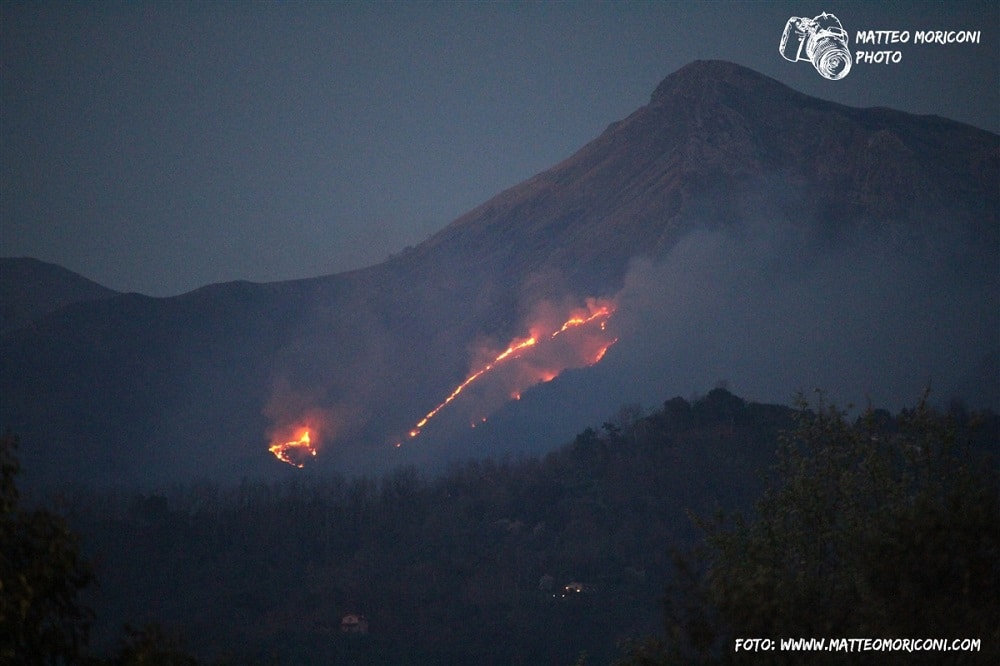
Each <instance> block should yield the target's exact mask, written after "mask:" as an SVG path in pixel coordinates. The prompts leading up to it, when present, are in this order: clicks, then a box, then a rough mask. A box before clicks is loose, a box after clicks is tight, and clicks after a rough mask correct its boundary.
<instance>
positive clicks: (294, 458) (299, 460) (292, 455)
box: [267, 428, 316, 469]
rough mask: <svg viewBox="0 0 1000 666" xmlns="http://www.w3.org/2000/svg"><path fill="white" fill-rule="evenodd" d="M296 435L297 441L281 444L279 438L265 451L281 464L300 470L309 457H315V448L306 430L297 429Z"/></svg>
mask: <svg viewBox="0 0 1000 666" xmlns="http://www.w3.org/2000/svg"><path fill="white" fill-rule="evenodd" d="M296 435H297V436H298V439H293V440H291V441H288V442H282V441H281V439H283V438H279V439H278V440H277V441H275V442H273V443H272V444H271V446H270V447H268V449H267V450H268V451H270V452H271V453H273V454H274V457H275V458H277V459H278V460H280V461H281V462H283V463H288V464H289V465H291V466H293V467H298V468H299V469H302V468H303V467H305V463H306V461H307V460H309V458H310V457H315V455H316V447H315V445H314V444H313V441H312V436H311V435H310V434H309V429H308V428H301V429H299V431H298V432H297V433H296Z"/></svg>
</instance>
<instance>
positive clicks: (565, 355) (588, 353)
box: [396, 299, 618, 447]
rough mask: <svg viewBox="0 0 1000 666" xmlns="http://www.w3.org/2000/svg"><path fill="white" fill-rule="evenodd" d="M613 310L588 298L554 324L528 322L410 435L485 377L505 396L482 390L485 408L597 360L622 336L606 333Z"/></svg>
mask: <svg viewBox="0 0 1000 666" xmlns="http://www.w3.org/2000/svg"><path fill="white" fill-rule="evenodd" d="M614 312H615V305H614V303H613V302H612V301H610V300H599V299H587V305H586V308H579V309H576V310H574V311H573V312H571V313H570V314H569V316H568V318H567V319H565V320H564V321H562V322H561V323H556V324H555V325H551V324H547V323H546V322H545V321H544V320H545V319H546V318H544V317H543V318H541V320H540V321H538V322H536V323H535V324H533V325H532V326H530V327H529V331H530V335H529V336H528V337H525V338H515V339H514V340H513V341H512V342H511V343H510V344H509V345H508V346H507V348H506V349H504V350H503V351H501V352H500V353H498V354H496V355H495V356H494V357H493V358H492V360H489V361H487V362H486V363H484V364H483V365H482V366H481V367H480V368H479V369H478V370H475V371H474V372H472V373H470V374H469V376H468V377H466V378H465V380H464V381H463V382H462V383H461V384H459V385H458V386H456V387H455V389H454V390H453V391H452V392H451V393H449V394H448V396H447V397H445V399H444V400H442V401H441V402H440V403H439V404H438V405H437V406H436V407H434V409H432V410H431V411H429V412H427V414H426V415H424V417H423V418H422V419H420V420H419V421H418V422H417V423H416V425H414V426H413V428H411V429H410V431H409V432H408V433H407V435H408V437H409V439H413V438H415V437H417V435H419V434H420V433H421V432H422V430H423V428H424V427H425V426H426V425H427V423H428V422H429V421H430V420H431V419H433V418H434V417H435V416H437V415H438V413H440V412H441V410H443V409H444V408H445V407H447V406H448V405H450V404H451V403H452V402H454V401H455V400H457V399H458V398H459V396H460V395H462V394H463V392H465V391H466V389H469V388H470V387H471V386H472V385H473V384H481V383H483V382H485V381H486V379H485V378H487V377H490V378H495V380H496V384H497V387H495V388H498V389H499V390H500V392H501V393H502V395H503V396H504V397H503V398H501V399H499V400H498V399H496V398H495V397H494V398H491V397H490V396H489V395H480V396H479V400H478V402H479V403H482V404H480V405H479V407H480V409H482V410H485V411H490V410H492V409H494V408H495V407H497V406H499V405H498V404H494V403H497V402H499V403H502V402H506V401H507V400H520V399H521V394H522V392H523V391H524V390H526V389H528V388H530V387H532V386H535V385H536V384H540V383H544V382H548V381H551V380H553V379H555V378H556V377H557V376H559V374H560V373H561V372H562V371H563V370H566V369H567V368H581V367H588V366H591V365H594V364H595V363H597V362H598V361H600V360H601V359H602V358H603V357H604V354H605V353H606V352H607V350H608V348H610V347H611V345H613V344H614V343H615V342H617V341H618V339H617V338H614V337H612V336H610V335H609V334H608V333H607V322H608V320H609V319H610V318H611V316H612V315H613V314H614ZM556 321H558V320H556ZM477 421H478V422H485V421H486V417H485V416H482V415H477V417H476V418H475V419H472V423H473V425H472V427H475V423H476V422H477ZM400 445H401V442H397V443H396V446H397V447H398V446H400Z"/></svg>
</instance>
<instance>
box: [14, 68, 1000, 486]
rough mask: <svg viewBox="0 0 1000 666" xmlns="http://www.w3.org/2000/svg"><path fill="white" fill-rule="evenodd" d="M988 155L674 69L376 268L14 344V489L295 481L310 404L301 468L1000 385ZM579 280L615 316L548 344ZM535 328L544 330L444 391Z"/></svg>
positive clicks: (749, 83) (933, 134)
mask: <svg viewBox="0 0 1000 666" xmlns="http://www.w3.org/2000/svg"><path fill="white" fill-rule="evenodd" d="M998 164H1000V137H997V135H995V134H992V133H989V132H985V131H982V130H978V129H975V128H972V127H969V126H966V125H962V124H960V123H956V122H953V121H949V120H946V119H943V118H939V117H933V116H913V115H909V114H906V113H902V112H899V111H893V110H889V109H856V108H850V107H845V106H841V105H838V104H834V103H831V102H826V101H822V100H818V99H814V98H810V97H807V96H805V95H802V94H800V93H798V92H795V91H793V90H791V89H789V88H787V87H785V86H784V85H782V84H781V83H779V82H777V81H774V80H772V79H769V78H767V77H764V76H762V75H760V74H757V73H755V72H752V71H750V70H747V69H745V68H742V67H740V66H737V65H734V64H731V63H726V62H717V61H699V62H694V63H692V64H690V65H688V66H686V67H684V68H682V69H681V70H679V71H677V72H675V73H674V74H672V75H670V76H668V77H667V78H666V79H665V80H664V81H663V82H662V83H661V84H660V85H659V86H658V87H657V88H656V90H655V91H654V92H653V94H652V96H651V99H650V102H649V104H647V105H646V106H644V107H642V108H640V109H638V110H636V111H635V112H634V113H632V114H631V115H630V116H628V117H627V118H625V119H622V120H620V121H618V122H615V123H612V124H611V125H609V126H608V128H607V129H606V130H605V131H604V132H603V133H602V134H601V135H600V136H598V137H597V138H596V139H594V140H593V141H592V142H590V143H589V144H587V145H586V146H584V147H583V148H581V149H580V150H579V151H578V152H577V153H576V154H574V155H572V156H570V157H569V158H567V159H566V160H565V161H563V162H561V163H559V164H557V165H555V166H554V167H552V168H551V169H549V170H547V171H545V172H543V173H540V174H538V175H536V176H534V177H533V178H530V179H529V180H527V181H525V182H524V183H521V184H519V185H517V186H515V187H512V188H510V189H508V190H506V191H504V192H501V193H500V194H498V195H497V196H496V197H494V198H492V199H491V200H489V201H487V202H486V203H484V204H482V205H481V206H479V207H477V208H475V209H474V210H472V211H470V212H468V213H466V214H465V215H463V216H461V217H460V218H458V219H457V220H455V221H453V222H452V223H451V224H449V225H447V226H446V227H444V228H443V229H442V230H441V231H440V232H439V233H437V234H435V235H434V236H432V237H431V238H429V239H428V240H427V241H425V242H424V243H422V244H420V245H418V246H416V247H414V248H412V249H408V250H407V251H404V252H402V253H401V254H399V255H397V256H394V257H392V258H390V259H389V260H387V261H386V262H384V263H381V264H378V265H376V266H372V267H369V268H366V269H362V270H358V271H352V272H348V273H342V274H338V275H332V276H326V277H319V278H315V279H308V280H298V281H291V282H283V283H273V284H249V283H229V284H219V285H210V286H208V287H205V288H202V289H199V290H196V291H194V292H191V293H188V294H184V295H181V296H177V297H174V298H166V299H154V298H147V297H143V296H139V295H134V294H129V295H119V296H116V297H113V298H108V299H103V300H99V301H94V302H89V303H77V304H75V305H72V306H71V307H67V308H63V309H62V310H59V311H58V312H55V313H53V314H52V315H51V316H49V317H48V318H46V319H45V320H44V321H43V322H40V323H38V324H36V326H34V327H32V328H31V329H24V330H18V331H11V332H8V333H6V334H5V335H4V336H3V338H2V339H0V358H2V359H3V360H2V362H0V363H2V366H0V391H2V394H3V395H4V396H5V399H4V400H3V404H2V406H0V424H2V425H3V427H9V428H11V429H12V430H14V431H15V432H17V433H19V434H20V435H21V436H22V439H23V446H22V456H23V458H24V466H25V474H26V478H28V479H32V478H34V479H36V480H38V482H65V481H74V480H84V481H93V482H97V483H151V482H152V483H161V482H166V481H169V480H171V479H177V478H192V477H199V476H205V477H210V478H239V477H241V476H260V475H268V476H273V475H275V474H279V475H280V474H292V473H299V470H295V469H294V468H292V467H290V466H287V465H282V464H280V463H278V462H277V461H276V460H275V459H274V457H272V456H271V455H270V454H269V453H268V451H267V448H268V443H269V441H270V438H271V437H278V438H279V439H282V438H284V439H295V438H296V437H298V435H297V434H292V432H293V426H295V425H297V424H299V425H301V424H303V423H305V422H309V423H310V424H311V425H312V427H313V428H318V434H322V441H323V443H322V447H321V449H320V451H319V455H317V457H316V458H315V459H314V460H309V461H308V462H309V463H310V465H309V467H312V468H314V469H324V468H338V469H349V470H354V471H356V470H378V469H384V468H386V467H390V466H393V465H396V464H400V463H406V462H417V463H419V464H433V463H436V462H440V460H441V459H442V458H445V457H452V458H454V457H464V456H467V455H480V454H484V453H494V454H496V453H500V452H503V451H524V450H538V449H539V448H541V447H544V446H551V445H554V444H556V443H558V442H554V441H552V440H551V438H553V437H556V438H558V437H562V436H568V435H569V434H571V433H573V432H577V431H579V429H580V428H581V427H584V426H586V425H588V424H590V423H593V422H594V421H599V420H601V419H602V418H604V416H605V415H606V414H608V413H610V412H612V411H613V410H614V409H616V408H617V407H618V406H619V405H621V404H623V403H624V402H634V401H639V402H641V401H642V400H648V399H658V396H662V395H674V394H677V393H678V392H685V391H698V390H702V391H703V390H706V389H707V388H709V387H710V386H711V385H712V384H713V383H715V382H716V381H719V380H727V381H731V382H734V383H736V384H737V385H738V389H739V390H740V392H741V393H743V394H744V395H748V397H750V398H752V399H755V400H770V401H778V402H787V401H788V400H789V399H790V398H791V397H792V394H793V393H794V392H795V391H796V390H798V389H806V390H811V389H812V388H814V387H822V388H824V389H827V390H830V391H833V392H835V393H837V392H839V394H844V395H845V396H846V397H847V399H851V400H863V399H866V398H873V399H876V400H877V401H878V402H879V403H881V404H887V403H890V406H891V403H892V402H894V401H895V402H896V403H897V404H904V403H912V402H913V399H914V398H915V397H916V396H917V395H919V393H920V391H921V390H923V388H925V387H926V386H928V385H930V386H932V387H933V389H934V390H935V391H937V392H938V395H939V396H940V397H941V398H942V399H950V398H962V399H964V400H968V401H972V402H976V401H979V400H985V401H987V402H992V401H994V400H998V399H1000V396H998V393H1000V391H998V388H997V386H996V367H997V358H998V357H1000V354H998V346H1000V344H998V340H997V337H996V331H997V330H998V328H1000V322H998V317H1000V315H998V314H997V313H998V312H1000V307H997V305H998V304H1000V285H998V275H1000V271H998V259H997V252H996V249H997V247H998V246H1000V224H998V218H997V215H998V210H1000V205H998V204H1000V201H998V199H1000V192H998V188H997V186H996V183H997V182H998V175H1000V167H998ZM588 298H591V299H603V300H597V301H590V308H591V310H590V312H593V308H595V307H598V306H599V305H600V304H611V305H612V306H613V309H615V310H616V311H615V312H614V314H613V316H610V318H604V319H601V320H600V321H599V322H596V320H595V323H593V324H591V325H590V328H589V329H588V330H587V331H586V333H587V334H588V335H589V337H588V338H586V339H583V338H579V337H577V338H574V337H572V336H582V335H583V333H582V332H581V331H583V327H581V329H580V331H576V330H571V331H570V332H569V333H567V334H566V335H563V336H562V337H560V338H559V339H558V341H556V342H553V340H556V337H555V334H554V332H555V331H556V330H558V324H559V322H560V321H563V320H564V319H565V318H567V317H571V315H572V313H574V312H579V310H580V308H585V307H587V300H586V299H588ZM595 304H596V305H595ZM541 322H544V323H545V324H546V325H547V326H548V328H546V327H544V326H542V325H541ZM567 322H568V320H567ZM597 323H600V325H601V329H600V332H599V331H598V330H597V326H596V324H597ZM605 324H606V325H607V330H606V331H605V328H604V326H605ZM538 331H542V332H544V335H543V336H542V337H541V338H539V339H540V340H541V341H542V342H544V343H545V344H537V345H532V346H531V347H530V349H529V348H528V347H524V348H522V350H521V351H518V352H517V353H515V354H513V356H514V357H515V358H516V360H517V362H516V363H514V362H510V363H509V364H505V365H504V367H503V368H499V367H497V368H494V369H493V370H491V371H490V373H489V374H487V375H485V376H484V378H483V379H481V380H477V381H476V383H475V384H472V385H469V386H468V387H466V388H467V389H468V390H466V391H465V392H464V393H462V394H461V395H452V394H453V391H455V389H456V387H461V386H462V385H463V382H464V380H465V379H466V378H469V377H471V375H472V373H473V372H475V371H476V370H477V369H482V368H485V367H487V366H486V365H485V364H486V363H487V362H488V361H489V360H490V359H491V358H499V356H498V353H499V352H501V350H504V348H505V347H506V346H507V345H508V344H509V343H510V342H511V341H517V340H526V339H527V338H528V336H529V334H537V335H540V333H538ZM548 336H552V337H551V338H550V337H548ZM599 336H604V337H603V338H601V342H600V344H598V346H597V347H594V346H593V345H594V344H597V343H594V338H596V337H599ZM585 344H587V345H591V348H590V352H591V354H590V358H589V359H588V360H587V361H586V362H584V361H581V360H580V359H579V358H569V357H570V356H572V354H571V352H572V351H573V348H574V346H575V345H576V346H584V345H585ZM546 345H547V346H546ZM604 345H609V346H606V347H605V346H604ZM543 347H544V348H545V349H547V350H548V351H547V352H546V353H548V354H550V355H551V357H547V358H545V359H542V358H540V357H539V356H537V355H536V349H537V350H538V351H537V354H541V353H542V348H543ZM595 349H596V350H597V351H599V352H600V354H594V353H593V352H594V351H595ZM605 351H606V352H607V354H606V356H605V354H604V352H605ZM555 357H558V359H556V358H555ZM598 357H604V358H603V360H601V361H600V363H597V364H596V365H592V367H589V368H586V367H585V366H587V365H590V364H592V362H593V360H594V359H595V358H598ZM543 360H544V363H543ZM550 362H551V363H556V362H558V365H559V367H558V370H564V372H562V374H559V372H558V371H556V372H551V371H550V368H548V367H547V365H546V364H549V363H550ZM543 366H546V367H543ZM494 370H495V371H494ZM555 375H559V376H558V377H555ZM533 382H542V383H541V384H540V385H537V386H535V387H534V388H531V384H532V383H533ZM512 387H513V388H512ZM522 394H523V395H522ZM839 394H838V395H839ZM448 396H452V398H453V400H452V401H451V402H446V401H445V399H446V398H447V397H448ZM513 397H522V398H523V399H521V400H517V401H514V400H512V398H513ZM435 405H443V409H441V410H440V415H438V414H437V413H436V412H434V419H433V421H432V422H431V423H429V424H426V425H425V427H423V428H419V429H420V430H421V433H420V435H419V437H416V438H414V439H412V441H411V440H410V439H409V438H408V437H407V436H406V434H405V433H407V432H408V431H410V430H411V429H414V424H415V423H417V422H418V421H419V420H420V419H421V418H422V417H423V416H425V415H429V414H431V413H432V412H431V410H433V409H435ZM481 416H482V417H487V416H488V417H489V422H488V424H487V425H485V426H481V427H479V428H476V430H475V431H471V430H470V429H469V428H468V425H469V421H470V420H471V419H472V418H473V417H474V418H475V419H476V421H475V422H476V423H479V417H481ZM404 441H405V446H403V447H401V448H397V447H395V446H393V445H394V444H397V443H402V442H404ZM302 473H309V472H308V470H302Z"/></svg>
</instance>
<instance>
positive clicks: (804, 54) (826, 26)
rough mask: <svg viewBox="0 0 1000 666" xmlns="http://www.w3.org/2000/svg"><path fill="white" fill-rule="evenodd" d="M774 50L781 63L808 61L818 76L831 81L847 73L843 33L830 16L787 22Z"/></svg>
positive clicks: (848, 65) (848, 56) (848, 57)
mask: <svg viewBox="0 0 1000 666" xmlns="http://www.w3.org/2000/svg"><path fill="white" fill-rule="evenodd" d="M778 49H779V51H780V52H781V55H782V57H783V58H784V59H785V60H790V61H791V62H798V61H800V60H808V61H809V62H811V63H812V64H813V67H815V68H816V71H817V72H819V73H820V76H822V77H824V78H827V79H830V80H831V81H837V80H839V79H842V78H844V77H845V76H847V73H848V72H850V71H851V52H850V50H849V49H848V47H847V32H846V31H845V30H844V26H842V25H841V24H840V20H839V19H838V18H837V17H836V16H834V15H833V14H827V13H826V12H823V13H822V14H820V15H819V16H817V17H816V18H804V17H803V18H800V17H798V16H793V17H792V18H790V19H788V23H786V24H785V32H784V34H782V35H781V46H779V47H778Z"/></svg>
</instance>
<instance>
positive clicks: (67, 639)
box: [0, 434, 93, 664]
mask: <svg viewBox="0 0 1000 666" xmlns="http://www.w3.org/2000/svg"><path fill="white" fill-rule="evenodd" d="M17 444H18V442H17V438H16V437H14V436H13V435H11V434H5V435H3V436H2V437H0V662H3V663H21V664H73V663H78V662H80V661H81V660H82V659H83V650H84V648H85V647H86V643H87V638H88V631H89V628H90V621H91V612H90V611H89V610H88V609H87V608H85V607H83V606H82V605H81V604H80V602H79V599H78V596H77V595H78V593H79V592H80V590H82V589H83V588H84V587H85V586H86V585H87V584H89V583H90V582H91V580H92V577H93V574H92V571H91V568H90V566H89V565H88V564H87V563H86V562H85V561H84V560H83V559H82V558H81V556H80V552H79V543H78V540H77V538H76V536H75V535H74V534H72V533H71V532H70V530H69V529H68V527H67V526H66V523H65V521H63V520H62V519H61V518H60V517H59V516H56V515H55V514H53V513H50V512H49V511H46V510H44V509H34V510H28V509H25V508H22V507H21V504H20V496H19V493H18V490H17V486H16V484H15V482H14V480H15V476H16V475H17V473H18V470H19V468H20V465H19V463H18V460H17V457H16V449H17Z"/></svg>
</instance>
